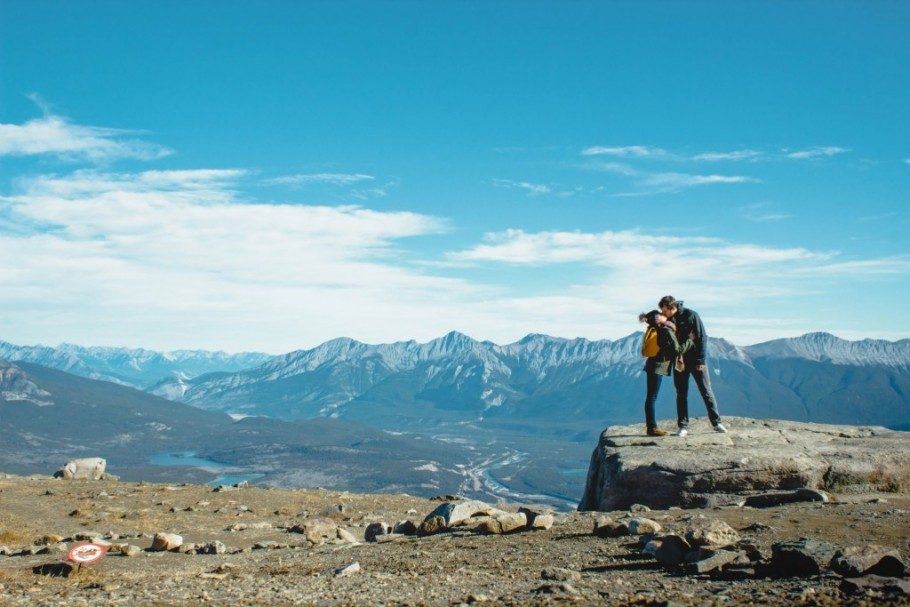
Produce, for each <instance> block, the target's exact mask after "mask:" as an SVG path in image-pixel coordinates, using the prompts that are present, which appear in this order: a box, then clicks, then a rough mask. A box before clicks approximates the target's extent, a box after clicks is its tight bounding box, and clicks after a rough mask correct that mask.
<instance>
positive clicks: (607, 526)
mask: <svg viewBox="0 0 910 607" xmlns="http://www.w3.org/2000/svg"><path fill="white" fill-rule="evenodd" d="M592 533H593V534H594V535H596V536H597V537H622V536H624V535H629V524H628V522H627V521H619V522H618V523H614V522H613V519H611V518H609V517H606V516H605V517H601V518H598V519H597V520H595V521H594V529H593V531H592Z"/></svg>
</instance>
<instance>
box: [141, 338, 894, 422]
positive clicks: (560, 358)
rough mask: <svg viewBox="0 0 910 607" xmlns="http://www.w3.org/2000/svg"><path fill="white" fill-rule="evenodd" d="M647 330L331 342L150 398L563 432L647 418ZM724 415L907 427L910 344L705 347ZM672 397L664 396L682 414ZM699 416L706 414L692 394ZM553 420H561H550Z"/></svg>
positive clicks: (168, 384)
mask: <svg viewBox="0 0 910 607" xmlns="http://www.w3.org/2000/svg"><path fill="white" fill-rule="evenodd" d="M640 341H641V335H640V334H638V333H636V334H632V335H629V336H627V337H625V338H622V339H619V340H615V341H611V340H598V341H592V340H587V339H560V338H554V337H549V336H545V335H528V336H527V337H525V338H523V339H522V340H520V341H518V342H515V343H512V344H507V345H497V344H493V343H491V342H486V341H476V340H474V339H471V338H470V337H468V336H466V335H463V334H461V333H457V332H452V333H449V334H447V335H445V336H443V337H441V338H439V339H435V340H432V341H430V342H427V343H422V344H421V343H417V342H414V341H406V342H397V343H392V344H381V345H368V344H364V343H361V342H358V341H355V340H352V339H335V340H332V341H329V342H326V343H324V344H322V345H320V346H318V347H316V348H313V349H309V350H299V351H295V352H290V353H288V354H284V355H282V356H276V357H274V358H272V359H270V360H268V361H267V362H265V363H264V364H262V365H260V366H258V367H254V368H252V369H245V370H242V371H236V372H218V373H210V374H205V375H200V376H197V377H195V378H192V379H183V378H179V379H176V378H175V379H170V380H166V381H164V382H161V383H159V384H157V385H156V386H154V387H152V388H151V390H152V391H153V392H155V393H159V394H163V395H167V396H169V397H171V398H175V399H177V400H180V401H182V402H186V403H189V404H193V405H195V406H199V407H204V408H211V409H218V410H223V411H228V412H232V413H237V414H250V415H266V416H270V417H280V418H287V419H297V418H309V417H317V416H333V417H342V418H347V419H354V420H359V421H363V422H367V423H369V424H371V425H378V426H380V427H389V428H393V429H396V430H401V429H418V428H422V427H426V426H427V425H428V424H429V425H432V424H434V423H439V422H453V421H471V422H472V423H482V424H488V425H501V426H522V425H524V426H530V425H534V424H538V425H541V424H542V425H544V426H545V427H546V428H549V429H551V430H560V431H561V430H562V429H564V428H566V427H573V426H577V425H578V424H591V423H592V422H598V421H604V422H610V423H626V422H628V421H634V420H635V419H637V418H638V417H640V415H641V414H640V409H641V402H640V401H641V400H642V393H643V383H644V382H643V378H642V377H641V367H642V359H641V356H640V354H639V347H640ZM708 353H709V361H710V365H711V368H712V371H713V374H712V381H713V384H714V387H715V391H716V393H717V395H718V398H719V400H720V403H721V407H722V409H721V412H722V413H723V412H727V413H729V414H731V415H744V416H749V417H776V418H784V419H795V420H798V421H817V422H830V423H862V424H882V425H894V424H901V423H906V422H907V421H908V420H910V396H908V395H910V340H902V341H899V342H888V341H883V340H863V341H855V342H854V341H847V340H843V339H839V338H837V337H835V336H833V335H830V334H827V333H811V334H807V335H803V336H801V337H797V338H787V339H779V340H774V341H769V342H765V343H762V344H757V345H754V346H746V347H739V346H735V345H733V344H731V343H730V342H728V341H726V340H723V339H712V340H711V341H710V345H709V349H708ZM672 393H673V389H672V387H670V386H668V387H667V388H665V389H664V393H663V397H664V401H665V402H666V403H667V404H668V405H669V406H670V411H669V413H673V412H674V411H675V409H674V406H675V405H673V403H672V401H673V398H672V396H673V394H672ZM693 396H694V399H691V403H692V406H691V408H692V412H693V413H695V414H697V413H698V412H699V411H700V410H701V404H700V402H699V399H698V396H697V395H696V394H694V389H693ZM554 424H555V425H554Z"/></svg>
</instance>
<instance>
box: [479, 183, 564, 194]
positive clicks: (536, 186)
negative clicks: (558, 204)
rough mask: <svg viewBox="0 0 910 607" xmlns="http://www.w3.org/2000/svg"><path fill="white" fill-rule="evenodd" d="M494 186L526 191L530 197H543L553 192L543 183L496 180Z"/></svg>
mask: <svg viewBox="0 0 910 607" xmlns="http://www.w3.org/2000/svg"><path fill="white" fill-rule="evenodd" d="M493 185H495V186H496V187H499V188H510V189H519V190H524V191H525V192H527V193H528V196H541V195H543V194H549V193H550V192H552V189H551V188H550V186H548V185H545V184H542V183H530V182H527V181H513V180H511V179H494V180H493Z"/></svg>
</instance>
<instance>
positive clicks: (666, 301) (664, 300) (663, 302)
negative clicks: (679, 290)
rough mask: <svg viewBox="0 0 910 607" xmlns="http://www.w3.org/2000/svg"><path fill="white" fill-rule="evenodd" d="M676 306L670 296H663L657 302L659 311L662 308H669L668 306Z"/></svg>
mask: <svg viewBox="0 0 910 607" xmlns="http://www.w3.org/2000/svg"><path fill="white" fill-rule="evenodd" d="M675 305H676V298H675V297H673V296H672V295H664V296H663V297H661V298H660V301H659V302H657V307H658V308H660V309H661V310H662V309H664V308H669V307H670V306H675Z"/></svg>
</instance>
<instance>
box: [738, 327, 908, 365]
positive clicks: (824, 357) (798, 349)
mask: <svg viewBox="0 0 910 607" xmlns="http://www.w3.org/2000/svg"><path fill="white" fill-rule="evenodd" d="M744 351H745V352H746V353H747V354H748V356H749V357H750V358H777V359H783V358H801V359H804V360H812V361H816V362H828V363H833V364H835V365H855V366H869V365H882V366H886V367H904V368H907V367H910V339H902V340H900V341H893V342H892V341H885V340H882V339H863V340H861V341H847V340H846V339H841V338H839V337H836V336H834V335H831V334H830V333H807V334H806V335H802V336H800V337H788V338H785V339H775V340H773V341H768V342H765V343H761V344H757V345H754V346H748V347H747V348H744Z"/></svg>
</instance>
